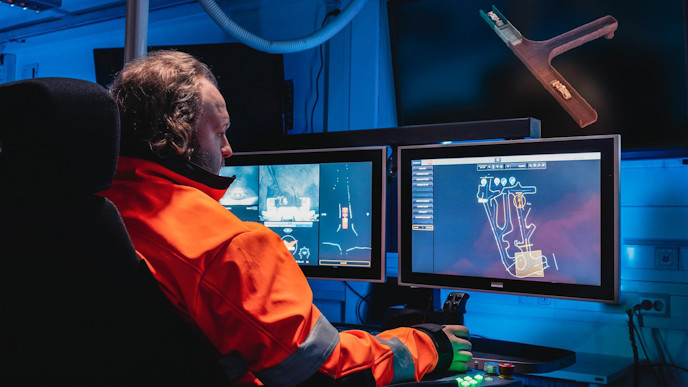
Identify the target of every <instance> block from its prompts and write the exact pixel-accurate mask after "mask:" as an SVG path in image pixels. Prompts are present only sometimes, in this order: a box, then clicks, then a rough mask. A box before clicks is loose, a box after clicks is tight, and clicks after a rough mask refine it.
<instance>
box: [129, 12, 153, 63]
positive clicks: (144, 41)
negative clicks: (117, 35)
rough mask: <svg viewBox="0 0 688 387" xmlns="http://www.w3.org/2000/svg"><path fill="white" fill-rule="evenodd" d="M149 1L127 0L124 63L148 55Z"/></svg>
mask: <svg viewBox="0 0 688 387" xmlns="http://www.w3.org/2000/svg"><path fill="white" fill-rule="evenodd" d="M148 8H149V4H148V0H127V11H126V15H125V17H124V20H125V30H124V63H125V64H126V63H129V62H131V61H132V60H134V59H136V58H140V57H143V56H146V54H147V53H148Z"/></svg>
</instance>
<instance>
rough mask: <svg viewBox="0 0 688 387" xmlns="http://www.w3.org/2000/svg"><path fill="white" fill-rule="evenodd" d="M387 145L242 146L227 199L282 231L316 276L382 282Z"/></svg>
mask: <svg viewBox="0 0 688 387" xmlns="http://www.w3.org/2000/svg"><path fill="white" fill-rule="evenodd" d="M386 159H387V147H365V148H339V149H314V150H298V151H295V150H285V151H269V152H250V153H235V154H234V155H232V157H230V158H229V159H227V160H226V162H225V166H224V167H223V168H222V170H221V172H220V174H221V175H223V176H236V180H235V181H234V183H232V185H231V186H230V187H229V189H228V190H227V192H226V194H225V195H224V197H223V198H222V199H220V204H222V205H223V206H225V208H227V209H228V210H229V211H231V212H232V213H233V214H234V215H236V216H237V217H239V218H240V219H242V220H244V221H251V222H259V223H261V224H263V225H265V226H266V227H268V228H270V229H271V230H273V231H274V232H276V233H277V234H278V235H279V236H280V237H281V238H282V241H284V245H285V246H286V248H287V249H288V250H289V251H290V252H291V253H292V255H293V256H294V259H295V260H296V262H297V263H298V264H299V265H300V266H301V269H302V270H303V272H304V274H305V275H306V276H307V277H309V278H324V279H341V280H344V279H346V280H362V281H371V282H375V281H383V280H384V257H385V245H384V221H383V220H384V216H385V214H384V209H385V200H384V198H385V186H386Z"/></svg>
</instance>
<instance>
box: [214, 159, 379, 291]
mask: <svg viewBox="0 0 688 387" xmlns="http://www.w3.org/2000/svg"><path fill="white" fill-rule="evenodd" d="M387 153H388V149H387V147H384V146H376V147H357V148H327V149H325V148H322V149H299V150H294V149H290V150H280V151H261V152H239V153H235V154H233V155H232V157H230V158H228V159H226V160H225V166H253V165H286V164H311V163H315V164H324V163H346V162H370V163H372V175H371V181H370V184H371V188H372V189H371V204H372V206H371V216H370V219H371V241H370V243H371V249H372V250H371V257H370V258H371V262H370V266H369V267H345V266H324V265H317V266H315V265H300V267H301V269H302V271H303V273H304V274H305V275H306V277H308V278H311V279H330V280H351V281H366V282H383V281H384V280H385V254H386V252H385V222H384V219H385V192H386V184H387V180H386V179H387V176H386V170H387V162H386V161H387Z"/></svg>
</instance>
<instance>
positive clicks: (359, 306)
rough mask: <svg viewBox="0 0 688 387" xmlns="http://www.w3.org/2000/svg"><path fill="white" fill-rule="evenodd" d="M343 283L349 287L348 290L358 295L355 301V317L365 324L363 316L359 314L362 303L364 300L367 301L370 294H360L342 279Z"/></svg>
mask: <svg viewBox="0 0 688 387" xmlns="http://www.w3.org/2000/svg"><path fill="white" fill-rule="evenodd" d="M344 285H346V287H347V288H349V290H351V291H352V292H354V294H355V295H357V296H358V298H359V300H358V302H357V303H356V318H357V319H358V322H359V323H361V324H365V322H364V321H363V316H362V315H361V305H363V302H364V301H365V302H368V296H370V294H367V295H366V296H365V297H364V296H362V295H361V293H359V292H357V291H356V289H354V288H352V287H351V285H349V283H348V282H346V281H344Z"/></svg>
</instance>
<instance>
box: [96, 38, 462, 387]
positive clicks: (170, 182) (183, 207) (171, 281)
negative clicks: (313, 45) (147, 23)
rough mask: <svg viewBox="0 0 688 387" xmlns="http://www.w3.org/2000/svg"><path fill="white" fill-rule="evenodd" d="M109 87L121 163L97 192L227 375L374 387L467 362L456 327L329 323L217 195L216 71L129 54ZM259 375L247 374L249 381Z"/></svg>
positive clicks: (179, 57)
mask: <svg viewBox="0 0 688 387" xmlns="http://www.w3.org/2000/svg"><path fill="white" fill-rule="evenodd" d="M110 90H111V92H112V94H113V96H114V97H115V100H116V101H117V103H118V106H119V108H120V116H121V123H122V140H121V144H122V145H121V151H120V156H121V157H120V160H119V163H118V167H117V173H116V176H115V181H114V183H113V185H112V187H111V188H110V189H109V190H107V191H105V192H104V196H106V197H108V198H110V199H111V200H112V201H113V202H114V203H115V204H116V205H117V207H118V208H119V210H120V212H121V214H122V217H123V218H124V221H125V223H126V226H127V229H128V230H129V233H130V235H131V238H132V241H133V242H134V246H135V247H136V249H137V251H138V252H139V253H140V254H141V255H142V257H143V258H144V259H145V260H146V262H147V263H148V265H149V267H150V269H151V271H152V272H153V274H154V276H155V278H156V279H157V280H158V282H159V283H160V286H161V288H162V289H163V291H164V292H165V294H166V295H167V297H168V298H169V299H170V300H171V301H172V302H173V303H174V304H175V305H176V307H177V308H178V309H179V311H180V313H181V314H182V315H183V316H185V317H186V318H187V319H188V320H189V321H190V322H191V323H192V324H194V325H195V326H197V327H198V328H199V329H200V330H201V331H202V332H203V334H204V335H205V336H206V337H207V338H208V339H209V340H210V341H211V342H212V344H213V345H214V346H215V348H216V349H217V351H218V352H219V354H220V358H219V361H220V363H221V364H222V365H223V367H224V368H225V370H226V372H227V375H228V376H229V377H230V378H231V379H233V380H234V382H235V383H236V384H240V385H241V384H248V385H251V384H260V383H264V384H266V385H278V386H294V385H298V384H300V383H304V384H309V383H310V384H311V385H317V386H324V385H346V384H352V385H353V384H357V385H359V386H365V385H371V386H372V385H376V384H377V385H384V384H389V383H391V382H399V381H404V380H414V379H415V380H418V379H419V378H421V377H422V376H423V375H425V374H426V373H429V372H431V371H433V370H434V371H437V372H440V371H444V370H447V369H450V370H456V371H461V370H465V369H466V362H468V361H470V359H471V354H470V352H468V350H470V343H469V342H468V341H467V340H466V339H465V338H466V337H467V336H468V332H467V330H466V328H465V327H463V326H447V327H441V326H425V327H420V328H419V329H413V328H398V329H395V330H392V331H387V332H383V333H381V334H380V335H378V336H376V337H373V336H371V335H369V334H368V333H366V332H361V331H347V332H341V333H339V332H337V330H336V329H335V328H334V327H333V326H332V325H331V324H330V323H329V322H328V321H327V319H326V318H325V317H324V316H323V315H322V314H321V313H320V311H319V310H318V309H317V308H316V307H315V306H314V305H313V300H312V299H313V296H312V292H311V289H310V288H309V285H308V282H307V281H306V279H305V277H304V276H303V274H302V272H301V270H300V268H299V267H298V265H297V264H296V262H295V261H294V259H293V257H292V255H291V254H290V253H289V252H288V251H287V249H286V248H285V246H284V243H283V242H282V240H281V239H280V237H279V236H277V235H276V234H275V233H273V232H272V231H270V230H269V229H268V228H266V227H264V226H262V225H260V224H257V223H251V222H242V221H240V220H239V219H238V218H236V217H235V216H234V215H233V214H232V213H231V212H229V211H227V210H226V209H225V208H224V207H222V206H221V205H220V204H219V203H218V200H219V199H220V198H221V197H222V196H223V194H224V192H225V190H226V189H227V188H228V187H229V185H230V184H231V181H232V179H228V178H225V177H221V176H218V172H219V170H220V168H221V166H222V165H223V159H224V158H226V157H229V156H231V154H232V148H231V146H230V145H229V142H228V141H227V137H226V135H225V132H226V131H227V129H228V128H229V126H230V118H229V114H228V113H227V107H226V105H225V101H224V99H223V97H222V95H221V94H220V92H219V91H218V89H217V84H216V80H215V77H214V76H213V74H212V73H211V72H210V70H209V69H208V68H207V67H206V66H205V65H204V64H202V63H201V62H199V61H197V60H196V59H195V58H193V57H192V56H190V55H187V54H184V53H179V52H174V51H160V52H156V53H151V54H149V55H148V56H147V57H145V58H141V59H138V60H136V61H133V62H131V63H129V64H127V65H126V66H125V68H124V69H123V70H122V71H121V72H120V73H119V74H118V76H117V78H116V79H115V81H114V83H113V85H112V86H111V89H110ZM256 378H257V379H256Z"/></svg>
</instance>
